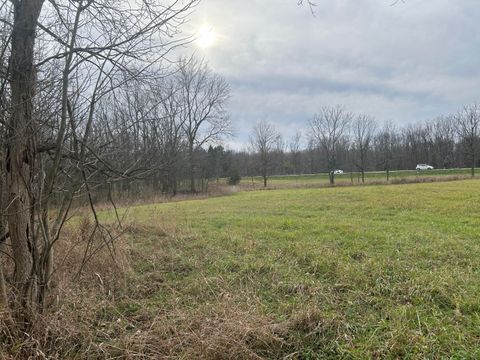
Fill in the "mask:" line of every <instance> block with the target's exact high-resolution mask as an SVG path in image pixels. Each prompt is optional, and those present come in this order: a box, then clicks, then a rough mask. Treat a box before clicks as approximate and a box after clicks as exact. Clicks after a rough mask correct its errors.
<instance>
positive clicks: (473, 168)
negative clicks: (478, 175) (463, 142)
mask: <svg viewBox="0 0 480 360" xmlns="http://www.w3.org/2000/svg"><path fill="white" fill-rule="evenodd" d="M472 177H475V149H473V151H472Z"/></svg>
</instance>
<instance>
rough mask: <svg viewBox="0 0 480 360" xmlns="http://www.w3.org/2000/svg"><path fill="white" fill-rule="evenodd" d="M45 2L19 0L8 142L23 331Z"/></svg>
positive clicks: (32, 249) (29, 289) (9, 216)
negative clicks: (38, 42)
mask: <svg viewBox="0 0 480 360" xmlns="http://www.w3.org/2000/svg"><path fill="white" fill-rule="evenodd" d="M42 5H43V0H22V1H18V2H14V12H15V15H14V16H15V17H14V26H13V30H12V48H11V57H10V71H11V80H10V81H11V92H12V95H11V96H12V113H11V117H10V119H9V124H8V125H9V126H8V133H7V139H6V159H5V160H6V194H7V201H6V203H7V204H8V206H7V207H6V209H5V217H6V221H7V224H8V229H9V234H10V240H11V244H12V252H13V258H14V260H15V275H14V288H15V293H16V294H15V296H16V301H15V304H14V316H15V320H16V321H17V323H18V325H19V327H20V329H22V330H26V329H28V328H29V327H30V326H31V320H32V314H33V311H34V305H35V303H36V301H37V299H36V297H37V296H36V292H37V274H36V272H37V269H36V264H35V261H36V258H37V256H36V255H37V254H36V250H37V249H36V244H35V238H34V235H35V231H34V229H33V228H32V227H33V216H32V214H33V206H34V204H32V199H31V190H32V186H31V179H32V174H31V172H32V171H31V169H32V167H33V163H34V157H35V153H34V148H33V140H34V139H33V137H34V126H33V116H32V113H33V97H34V96H35V89H36V74H35V69H34V66H33V57H34V46H35V31H36V28H37V21H38V17H39V15H40V11H41V9H42Z"/></svg>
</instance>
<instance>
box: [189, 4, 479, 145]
mask: <svg viewBox="0 0 480 360" xmlns="http://www.w3.org/2000/svg"><path fill="white" fill-rule="evenodd" d="M315 2H316V4H317V6H316V7H315V8H314V15H312V13H311V12H310V9H309V8H308V7H306V6H297V0H203V1H202V2H201V3H200V5H199V6H198V7H197V8H196V10H195V12H194V13H193V14H192V15H191V17H190V20H189V22H188V24H186V27H185V31H186V32H187V33H188V32H195V31H198V30H199V29H208V31H209V32H211V33H213V34H214V36H213V37H214V39H213V40H212V41H207V46H205V44H202V43H199V42H196V43H193V44H191V45H190V49H189V51H192V52H194V53H195V54H196V56H198V57H201V58H204V59H205V60H206V61H207V62H208V63H209V65H210V67H211V68H212V69H213V70H214V71H215V72H216V73H218V74H220V75H222V76H223V77H224V78H225V79H226V80H227V81H228V83H229V84H230V86H231V99H230V102H229V104H228V110H229V113H230V116H231V120H232V123H233V125H234V133H235V137H233V138H231V139H228V140H227V141H226V145H227V146H228V147H229V148H231V149H235V150H241V149H243V148H245V147H246V145H247V143H248V138H249V135H250V133H251V131H252V128H253V126H254V125H255V123H257V122H258V121H261V120H266V121H269V122H271V123H273V124H275V126H276V127H277V129H278V131H279V132H280V133H281V134H282V136H283V137H284V139H285V140H286V141H287V142H288V140H289V139H290V138H291V137H292V136H293V135H294V134H295V133H296V132H297V131H302V132H303V134H304V136H303V139H304V140H305V139H306V136H307V135H305V134H306V133H307V132H308V121H309V119H311V118H312V117H313V115H314V114H315V112H317V111H318V110H319V109H320V108H321V107H323V106H329V105H337V104H340V105H343V106H345V107H346V108H347V109H348V110H349V111H352V112H355V113H362V114H368V115H371V116H374V117H375V118H376V119H377V121H378V122H379V123H380V124H381V123H383V122H384V121H392V122H394V123H395V124H397V125H399V126H401V125H406V124H409V123H418V122H421V121H424V120H427V119H432V118H435V117H436V116H439V115H442V114H450V113H454V112H456V111H458V110H459V109H460V108H461V107H462V106H463V105H465V104H469V103H472V102H475V101H478V100H480V31H479V27H480V25H479V23H478V19H479V18H480V2H479V1H478V0H404V1H403V2H400V3H397V4H395V5H392V3H393V2H394V0H315ZM201 31H205V30H201Z"/></svg>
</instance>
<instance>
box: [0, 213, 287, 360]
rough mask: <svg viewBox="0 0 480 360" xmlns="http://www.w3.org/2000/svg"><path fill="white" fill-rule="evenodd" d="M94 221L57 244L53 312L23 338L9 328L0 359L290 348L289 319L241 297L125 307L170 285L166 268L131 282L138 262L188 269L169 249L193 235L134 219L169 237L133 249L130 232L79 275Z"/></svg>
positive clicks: (253, 353) (255, 353)
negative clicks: (248, 303) (277, 319)
mask: <svg viewBox="0 0 480 360" xmlns="http://www.w3.org/2000/svg"><path fill="white" fill-rule="evenodd" d="M91 227H92V224H91V223H90V222H89V221H88V220H86V219H83V220H82V221H81V222H80V224H79V225H78V226H76V227H75V228H72V227H69V228H68V229H66V231H65V232H64V235H63V241H62V242H60V243H59V244H58V246H57V247H56V249H55V251H56V258H57V260H58V262H57V270H56V273H55V279H54V290H53V291H52V292H51V296H50V297H49V304H48V308H47V310H46V312H45V313H44V314H41V315H38V317H37V319H36V326H35V327H34V328H33V329H32V332H31V333H30V334H28V335H27V336H26V337H25V339H23V340H22V341H20V342H19V341H18V340H16V339H14V338H13V337H10V336H9V334H8V332H7V331H6V330H7V327H5V326H2V327H1V330H2V331H3V333H2V335H0V336H1V337H0V339H1V340H2V342H3V346H2V348H1V349H0V359H26V358H31V359H47V358H48V359H84V358H90V359H113V358H116V359H138V358H141V359H174V358H175V359H219V360H220V359H233V358H235V359H264V358H277V356H280V355H279V354H280V353H283V352H284V350H285V348H287V349H288V341H287V340H286V336H285V334H286V330H287V329H288V326H289V325H287V324H277V323H275V321H274V320H273V318H271V317H269V316H268V315H267V314H262V313H261V312H259V310H258V309H257V308H256V307H255V306H254V305H252V306H251V307H246V306H245V305H239V304H238V302H237V301H236V299H235V297H233V296H225V297H221V298H219V299H218V301H217V302H216V303H215V304H208V305H204V306H202V307H198V308H191V309H186V308H180V307H176V306H175V301H176V300H175V299H174V296H172V299H171V300H169V303H168V304H166V306H165V307H159V308H158V311H152V310H151V309H148V308H146V307H141V306H139V307H138V308H135V309H134V310H135V311H131V312H129V311H120V310H118V309H119V308H122V306H130V305H128V304H135V303H136V302H139V301H141V300H142V299H146V298H148V297H149V296H151V295H152V293H154V292H155V291H158V290H159V289H162V287H163V286H164V281H163V278H162V272H161V271H151V272H148V273H147V274H145V276H142V277H141V278H138V279H137V280H138V281H136V282H129V281H128V279H129V275H131V274H132V271H133V270H132V268H133V267H134V266H135V264H141V263H148V262H151V263H152V264H153V263H155V264H166V265H165V266H177V267H178V269H176V271H177V272H178V271H184V270H185V269H183V270H182V269H181V266H182V264H181V263H180V262H176V261H177V260H178V259H176V258H175V257H174V256H173V255H172V253H171V252H167V251H165V248H169V247H171V246H172V245H176V246H181V245H178V242H179V241H181V240H179V239H180V238H182V237H186V235H185V234H184V233H183V232H181V231H180V230H179V229H178V228H176V227H175V226H169V227H168V228H165V227H162V226H146V225H139V224H126V225H125V226H124V228H123V231H124V232H125V234H133V235H134V236H135V237H142V236H145V235H147V234H148V235H149V236H155V237H156V238H158V239H161V240H160V241H158V242H155V243H154V244H153V248H149V249H148V251H145V250H141V249H139V248H137V247H132V246H131V245H130V244H129V242H128V241H127V236H123V237H121V238H119V239H118V241H117V242H116V244H115V252H114V255H115V260H114V259H113V258H112V256H111V254H110V253H109V251H108V250H107V249H106V248H103V249H102V250H101V251H99V252H98V254H97V255H96V256H95V257H93V258H92V260H91V261H89V262H88V263H87V264H86V265H85V266H84V269H83V271H82V272H81V273H80V274H78V273H77V271H78V269H79V267H80V265H81V259H82V257H83V253H84V250H85V241H86V238H87V237H88V234H89V232H90V231H91ZM96 241H97V242H99V241H102V240H101V239H96ZM172 264H173V265H172ZM159 270H161V269H159ZM187 270H188V269H187ZM169 291H170V294H174V293H175V290H174V289H170V290H169ZM140 303H141V302H139V304H140ZM125 304H127V305H125ZM282 349H283V350H282Z"/></svg>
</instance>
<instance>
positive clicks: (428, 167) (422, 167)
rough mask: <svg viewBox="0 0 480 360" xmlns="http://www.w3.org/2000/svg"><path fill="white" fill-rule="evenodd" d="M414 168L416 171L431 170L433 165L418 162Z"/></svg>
mask: <svg viewBox="0 0 480 360" xmlns="http://www.w3.org/2000/svg"><path fill="white" fill-rule="evenodd" d="M415 169H416V170H417V171H422V170H433V166H431V165H427V164H418V165H417V167H416V168H415Z"/></svg>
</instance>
